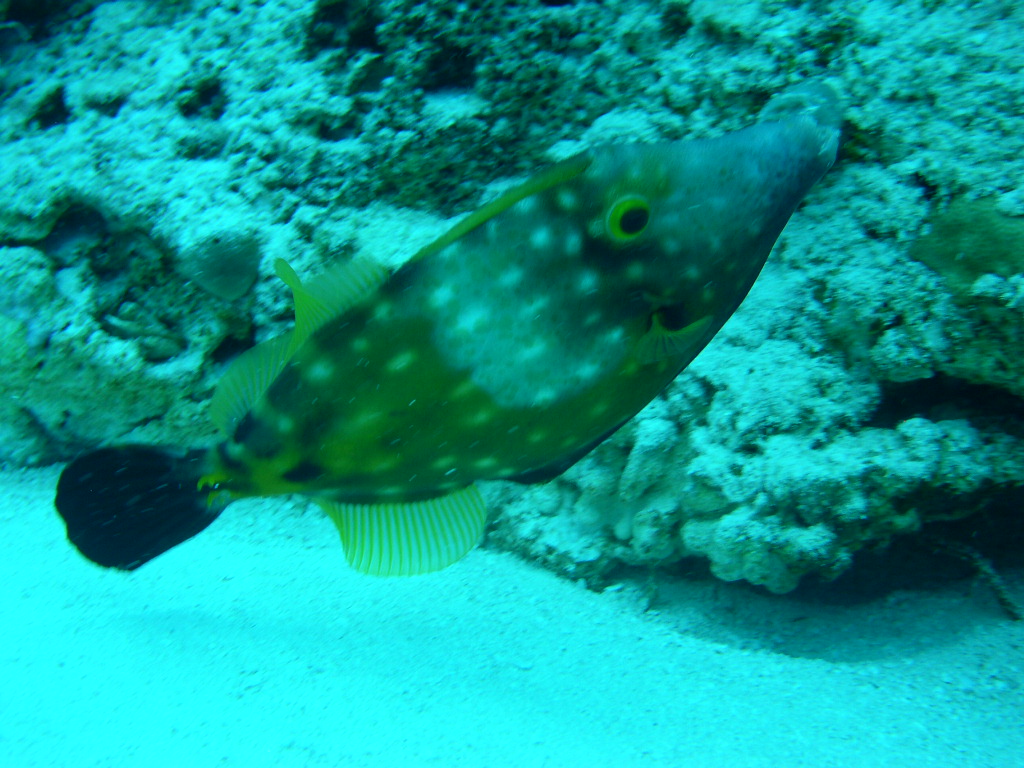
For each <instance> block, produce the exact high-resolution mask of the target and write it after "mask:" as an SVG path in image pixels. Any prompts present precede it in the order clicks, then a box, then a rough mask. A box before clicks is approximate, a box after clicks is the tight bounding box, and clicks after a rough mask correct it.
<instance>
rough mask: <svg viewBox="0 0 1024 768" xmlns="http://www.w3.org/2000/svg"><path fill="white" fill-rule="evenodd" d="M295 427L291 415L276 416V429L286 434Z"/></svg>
mask: <svg viewBox="0 0 1024 768" xmlns="http://www.w3.org/2000/svg"><path fill="white" fill-rule="evenodd" d="M293 429H295V419H293V418H292V417H291V416H278V417H277V431H278V432H281V433H282V434H287V433H288V432H291V431H292V430H293Z"/></svg>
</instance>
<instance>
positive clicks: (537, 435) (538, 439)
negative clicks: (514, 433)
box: [526, 429, 548, 444]
mask: <svg viewBox="0 0 1024 768" xmlns="http://www.w3.org/2000/svg"><path fill="white" fill-rule="evenodd" d="M526 439H527V440H529V441H530V442H531V443H535V444H536V443H543V442H544V441H545V440H547V439H548V433H547V430H544V429H535V430H533V432H531V433H530V436H529V437H527V438H526Z"/></svg>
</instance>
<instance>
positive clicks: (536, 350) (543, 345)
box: [519, 340, 550, 361]
mask: <svg viewBox="0 0 1024 768" xmlns="http://www.w3.org/2000/svg"><path fill="white" fill-rule="evenodd" d="M549 348H550V345H549V344H548V343H547V342H546V341H542V340H538V341H535V342H533V343H532V344H531V345H530V346H528V347H526V349H524V350H522V351H521V352H520V353H519V354H520V359H521V360H523V361H526V360H533V359H536V358H538V357H540V356H541V355H543V354H544V353H545V352H547V351H548V349H549Z"/></svg>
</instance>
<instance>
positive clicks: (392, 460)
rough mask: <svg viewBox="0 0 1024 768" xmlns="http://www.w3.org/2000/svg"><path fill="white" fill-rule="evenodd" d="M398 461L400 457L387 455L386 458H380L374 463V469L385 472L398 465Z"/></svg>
mask: <svg viewBox="0 0 1024 768" xmlns="http://www.w3.org/2000/svg"><path fill="white" fill-rule="evenodd" d="M398 462H399V458H398V457H397V456H385V457H384V458H382V459H378V460H377V461H375V462H374V463H373V471H374V472H385V471H387V470H389V469H394V468H395V467H396V466H398ZM399 490H401V489H399Z"/></svg>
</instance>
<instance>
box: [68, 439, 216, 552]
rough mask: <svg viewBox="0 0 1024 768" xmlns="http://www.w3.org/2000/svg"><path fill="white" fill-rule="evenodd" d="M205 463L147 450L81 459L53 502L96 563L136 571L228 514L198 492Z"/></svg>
mask: <svg viewBox="0 0 1024 768" xmlns="http://www.w3.org/2000/svg"><path fill="white" fill-rule="evenodd" d="M203 456H204V452H203V451H191V452H189V453H186V454H185V455H181V454H180V453H174V452H172V451H168V450H165V449H163V448H155V447H152V446H144V445H137V446H135V445H129V446H120V447H117V448H101V449H100V450H98V451H93V452H92V453H87V454H85V455H83V456H79V457H78V458H77V459H75V460H74V461H72V462H71V463H70V464H68V466H67V467H65V468H64V471H63V472H62V473H61V475H60V480H59V481H58V482H57V498H56V500H55V502H54V503H55V505H56V507H57V511H58V512H59V513H60V516H61V517H62V518H64V523H65V525H66V526H67V529H68V539H69V540H70V541H71V543H72V544H74V545H75V546H76V547H78V551H79V552H81V553H82V554H83V555H85V556H86V557H87V558H89V559H90V560H92V561H93V562H94V563H99V564H100V565H103V566H106V567H108V568H120V569H122V570H125V571H131V570H134V569H136V568H138V567H139V566H140V565H142V564H143V563H145V562H148V561H149V560H152V559H153V558H154V557H156V556H157V555H159V554H161V553H163V552H166V551H167V550H169V549H170V548H171V547H175V546H177V545H178V544H181V542H183V541H185V540H186V539H190V538H192V537H193V536H195V535H196V534H197V533H199V532H200V531H201V530H203V529H204V528H205V527H206V526H208V525H209V524H210V523H212V522H213V521H214V520H216V519H217V515H219V514H220V512H221V510H222V509H223V505H217V504H214V505H213V506H211V505H210V504H208V503H207V498H208V497H209V491H203V492H200V491H199V490H198V488H197V485H198V483H199V478H200V476H201V475H202V469H203Z"/></svg>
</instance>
